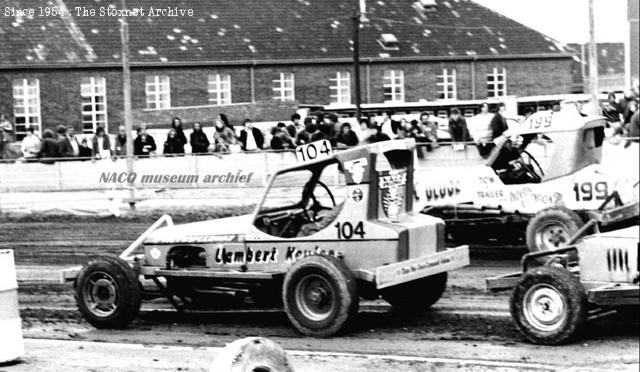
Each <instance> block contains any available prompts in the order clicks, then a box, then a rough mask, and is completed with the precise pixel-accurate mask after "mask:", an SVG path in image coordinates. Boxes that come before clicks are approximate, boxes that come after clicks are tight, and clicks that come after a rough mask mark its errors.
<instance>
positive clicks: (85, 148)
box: [78, 138, 93, 159]
mask: <svg viewBox="0 0 640 372" xmlns="http://www.w3.org/2000/svg"><path fill="white" fill-rule="evenodd" d="M92 154H93V151H92V150H91V148H90V147H89V144H88V141H87V139H86V138H83V139H82V141H80V147H78V156H79V157H81V158H85V159H86V158H90V157H91V155H92Z"/></svg>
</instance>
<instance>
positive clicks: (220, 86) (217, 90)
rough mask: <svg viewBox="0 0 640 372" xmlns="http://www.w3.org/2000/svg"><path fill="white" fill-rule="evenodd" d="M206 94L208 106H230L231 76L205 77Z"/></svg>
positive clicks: (210, 75) (212, 75)
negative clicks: (207, 95)
mask: <svg viewBox="0 0 640 372" xmlns="http://www.w3.org/2000/svg"><path fill="white" fill-rule="evenodd" d="M207 92H208V93H209V99H208V102H209V104H213V105H215V106H224V105H230V104H231V102H232V101H231V74H220V73H215V74H209V75H207Z"/></svg>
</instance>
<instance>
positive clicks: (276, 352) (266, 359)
mask: <svg viewBox="0 0 640 372" xmlns="http://www.w3.org/2000/svg"><path fill="white" fill-rule="evenodd" d="M209 372H293V367H292V366H291V363H290V362H289V359H288V357H287V353H286V352H285V351H284V349H282V347H281V346H280V345H278V344H277V343H275V342H273V341H271V340H269V339H266V338H262V337H247V338H242V339H240V340H236V341H234V342H232V343H230V344H228V345H227V346H226V347H225V348H224V349H222V351H221V352H220V354H218V355H217V356H216V358H215V359H214V361H213V363H212V364H211V367H210V368H209Z"/></svg>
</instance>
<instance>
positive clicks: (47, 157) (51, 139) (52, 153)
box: [38, 129, 62, 164]
mask: <svg viewBox="0 0 640 372" xmlns="http://www.w3.org/2000/svg"><path fill="white" fill-rule="evenodd" d="M61 156H62V155H61V154H60V144H59V143H58V140H57V139H56V138H55V135H54V134H53V131H52V130H51V129H45V130H44V132H42V147H41V148H40V152H39V153H38V158H40V159H43V160H41V162H42V163H45V164H53V163H54V162H55V160H53V159H55V158H59V157H61Z"/></svg>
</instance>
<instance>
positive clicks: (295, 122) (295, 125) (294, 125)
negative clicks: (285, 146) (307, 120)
mask: <svg viewBox="0 0 640 372" xmlns="http://www.w3.org/2000/svg"><path fill="white" fill-rule="evenodd" d="M303 130H304V126H303V125H302V124H301V123H300V114H298V113H295V114H293V115H291V124H289V125H287V132H288V133H289V137H291V138H296V136H297V135H298V133H300V132H302V131H303Z"/></svg>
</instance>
